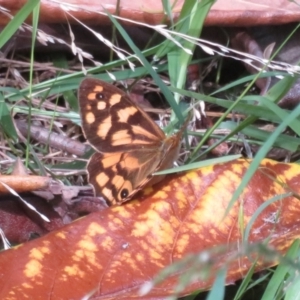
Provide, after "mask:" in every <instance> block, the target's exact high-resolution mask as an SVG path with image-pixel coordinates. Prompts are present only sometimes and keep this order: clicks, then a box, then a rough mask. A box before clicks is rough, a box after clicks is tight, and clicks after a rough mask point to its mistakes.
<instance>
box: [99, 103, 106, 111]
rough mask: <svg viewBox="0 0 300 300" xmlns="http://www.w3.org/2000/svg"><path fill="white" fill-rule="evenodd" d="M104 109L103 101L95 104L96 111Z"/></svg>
mask: <svg viewBox="0 0 300 300" xmlns="http://www.w3.org/2000/svg"><path fill="white" fill-rule="evenodd" d="M105 108H106V103H105V102H104V101H99V102H98V103H97V109H98V110H103V109H105Z"/></svg>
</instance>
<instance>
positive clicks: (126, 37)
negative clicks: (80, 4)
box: [106, 12, 184, 124]
mask: <svg viewBox="0 0 300 300" xmlns="http://www.w3.org/2000/svg"><path fill="white" fill-rule="evenodd" d="M106 13H107V14H108V17H109V18H110V20H111V21H112V23H113V24H114V25H115V26H116V28H117V29H118V31H119V32H120V34H121V35H122V37H123V38H124V40H125V41H126V42H127V44H128V45H129V47H130V48H131V49H132V50H133V52H134V53H135V54H136V55H137V56H138V57H139V59H140V60H141V62H142V64H143V65H144V67H145V68H146V69H147V71H148V72H149V74H150V75H151V76H152V78H153V79H154V81H155V82H156V84H157V85H158V87H159V88H160V89H161V92H162V93H163V95H164V96H165V97H166V99H167V101H168V102H169V104H170V106H171V107H172V109H173V111H174V113H175V114H176V116H177V119H178V120H179V121H180V123H181V124H183V122H184V118H183V116H182V113H181V110H180V108H179V106H178V105H177V103H176V101H175V100H174V97H173V95H172V93H171V92H170V90H169V89H168V87H167V86H166V84H165V83H164V82H163V81H162V80H161V78H160V77H159V76H158V74H157V73H156V71H155V70H154V69H153V66H152V65H151V64H150V63H149V62H148V61H147V59H146V58H145V56H144V55H143V53H142V52H141V51H140V50H139V48H138V47H137V46H136V45H135V44H134V42H133V41H132V39H131V38H130V37H129V35H128V34H127V32H126V31H125V30H124V29H123V27H122V26H121V25H120V24H119V22H117V20H116V19H115V18H114V17H113V16H112V15H111V14H110V13H108V12H106Z"/></svg>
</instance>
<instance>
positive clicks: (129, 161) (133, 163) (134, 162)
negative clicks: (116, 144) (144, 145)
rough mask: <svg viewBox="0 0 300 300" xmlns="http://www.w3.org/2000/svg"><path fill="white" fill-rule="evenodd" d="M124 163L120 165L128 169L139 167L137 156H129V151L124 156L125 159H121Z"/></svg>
mask: <svg viewBox="0 0 300 300" xmlns="http://www.w3.org/2000/svg"><path fill="white" fill-rule="evenodd" d="M123 162H124V164H122V166H124V167H126V168H130V169H136V168H138V167H139V160H138V158H136V157H134V156H131V155H130V153H129V154H128V155H126V156H125V159H124V160H123Z"/></svg>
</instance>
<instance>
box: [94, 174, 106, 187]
mask: <svg viewBox="0 0 300 300" xmlns="http://www.w3.org/2000/svg"><path fill="white" fill-rule="evenodd" d="M96 181H97V183H98V185H99V186H104V185H106V183H107V182H108V181H109V178H108V176H107V175H106V174H105V173H104V172H101V173H100V174H98V175H97V176H96Z"/></svg>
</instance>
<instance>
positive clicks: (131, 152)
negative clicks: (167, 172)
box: [78, 78, 183, 205]
mask: <svg viewBox="0 0 300 300" xmlns="http://www.w3.org/2000/svg"><path fill="white" fill-rule="evenodd" d="M78 99H79V105H80V115H81V122H82V129H83V133H84V135H85V137H86V139H87V141H88V142H89V143H90V144H91V146H92V147H93V148H94V149H95V150H96V152H95V153H94V154H93V155H92V156H91V158H90V160H89V162H88V164H87V172H88V178H89V183H90V184H91V185H92V186H93V188H94V193H95V195H96V196H100V195H101V196H103V197H104V198H105V200H106V201H107V203H108V204H109V205H117V204H122V203H123V202H126V201H128V200H130V199H131V198H132V196H133V195H134V194H135V193H136V192H138V191H139V190H140V189H142V188H143V187H145V186H146V185H147V186H150V185H153V184H155V183H157V182H158V181H160V180H161V179H162V177H163V176H153V173H154V172H156V171H159V170H163V169H168V168H171V167H172V166H173V163H174V160H175V159H176V158H177V156H178V152H179V150H180V144H181V138H182V133H183V129H182V130H180V131H179V132H178V133H177V134H175V135H171V136H166V135H165V133H164V132H163V131H162V130H161V129H160V127H159V126H158V125H157V124H156V123H155V122H154V121H153V120H152V119H151V118H150V117H149V115H148V114H147V113H146V112H144V111H143V110H142V109H141V108H139V107H138V106H137V105H135V104H134V103H133V102H132V100H131V99H130V97H129V96H128V94H126V93H125V92H123V91H122V90H120V89H119V88H117V87H115V86H113V85H112V84H109V83H107V82H105V81H102V80H99V79H95V78H86V79H84V80H83V81H82V82H81V84H80V86H79V90H78Z"/></svg>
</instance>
